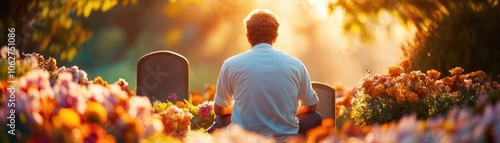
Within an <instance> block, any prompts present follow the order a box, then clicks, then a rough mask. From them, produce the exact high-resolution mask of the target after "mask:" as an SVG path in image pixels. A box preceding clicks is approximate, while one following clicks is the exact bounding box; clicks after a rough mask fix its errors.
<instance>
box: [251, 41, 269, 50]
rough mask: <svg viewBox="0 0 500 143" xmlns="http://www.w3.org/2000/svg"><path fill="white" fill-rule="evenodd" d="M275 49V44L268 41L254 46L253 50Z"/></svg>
mask: <svg viewBox="0 0 500 143" xmlns="http://www.w3.org/2000/svg"><path fill="white" fill-rule="evenodd" d="M261 49H262V50H273V46H271V44H268V43H260V44H257V45H255V46H253V47H252V50H261Z"/></svg>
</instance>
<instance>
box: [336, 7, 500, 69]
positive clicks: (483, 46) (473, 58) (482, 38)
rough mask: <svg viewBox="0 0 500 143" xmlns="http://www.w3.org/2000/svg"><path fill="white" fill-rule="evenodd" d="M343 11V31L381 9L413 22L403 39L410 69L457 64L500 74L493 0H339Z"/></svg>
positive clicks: (498, 10)
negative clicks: (411, 63)
mask: <svg viewBox="0 0 500 143" xmlns="http://www.w3.org/2000/svg"><path fill="white" fill-rule="evenodd" d="M330 7H331V8H334V7H341V8H343V9H344V10H345V12H346V15H348V20H347V22H346V24H345V29H346V30H347V31H352V27H359V28H360V29H362V30H361V31H362V32H361V33H360V34H362V35H369V36H374V35H371V34H370V33H369V28H367V27H368V26H367V25H369V24H370V22H373V20H374V19H376V18H377V16H378V14H379V13H380V12H382V11H387V12H389V13H391V14H392V15H393V16H395V17H399V18H400V19H401V22H402V23H403V24H404V25H407V26H415V27H417V29H418V30H417V32H416V35H415V38H414V39H412V41H409V42H408V44H407V45H403V46H402V49H403V52H404V56H405V57H406V58H408V59H411V60H412V61H414V63H415V64H414V65H416V66H415V67H414V69H419V70H427V69H436V70H439V71H441V72H442V73H448V71H447V69H451V68H453V67H456V66H461V67H463V68H464V69H465V70H467V71H474V70H484V71H486V72H488V73H490V75H497V74H500V68H499V67H497V66H495V64H497V63H498V61H500V49H499V48H498V47H500V42H499V40H498V37H499V36H500V6H499V1H498V0H398V1H395V0H374V1H367V0H339V1H337V2H332V3H331V4H330Z"/></svg>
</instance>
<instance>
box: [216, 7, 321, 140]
mask: <svg viewBox="0 0 500 143" xmlns="http://www.w3.org/2000/svg"><path fill="white" fill-rule="evenodd" d="M245 26H246V30H247V34H246V35H247V38H248V42H249V43H250V44H251V46H252V49H251V50H248V51H246V52H244V53H241V54H239V55H236V56H233V57H231V58H229V59H227V60H226V61H224V64H223V65H222V68H221V71H220V74H219V78H218V81H217V85H216V94H215V104H214V111H215V114H216V118H215V122H216V123H215V124H214V125H212V127H210V128H209V132H212V131H213V130H215V129H217V128H223V127H225V126H228V125H229V126H231V125H232V124H238V125H240V126H242V127H243V128H244V129H245V130H248V131H252V132H256V133H259V134H262V135H264V136H272V137H274V139H275V140H276V141H277V142H285V141H286V140H288V139H289V138H290V137H291V136H293V135H297V134H301V135H305V133H306V131H307V130H309V129H311V128H314V127H316V126H318V125H319V124H320V123H321V120H322V117H321V116H320V115H319V114H318V113H317V112H316V104H317V103H318V97H317V96H316V93H315V92H314V90H313V88H312V86H311V81H310V77H309V74H308V72H307V69H306V68H305V66H304V64H303V63H302V62H301V61H300V60H299V59H297V58H295V57H293V56H290V55H288V54H286V53H284V52H282V51H280V50H277V49H274V48H273V47H272V44H273V43H274V42H275V41H276V38H277V37H278V27H279V22H278V20H277V18H276V17H275V16H274V14H273V13H272V12H271V11H269V10H261V9H257V10H254V11H252V12H251V13H250V14H249V15H248V17H247V18H246V19H245ZM233 102H234V103H233ZM299 102H301V103H299Z"/></svg>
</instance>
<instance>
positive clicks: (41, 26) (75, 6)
mask: <svg viewBox="0 0 500 143" xmlns="http://www.w3.org/2000/svg"><path fill="white" fill-rule="evenodd" d="M119 3H120V4H121V5H123V6H126V5H131V4H135V3H137V0H120V1H119V0H93V1H81V0H5V2H2V5H1V6H0V7H1V8H0V11H1V15H0V16H1V19H0V31H1V33H7V31H6V30H7V28H11V27H12V28H16V33H15V34H16V40H17V41H16V47H17V48H18V49H19V50H20V51H22V52H25V53H29V52H42V53H45V54H47V55H58V56H59V57H58V58H60V59H61V60H71V59H72V58H73V57H74V56H75V55H76V53H77V50H78V48H79V47H80V46H81V45H82V44H83V43H84V42H85V41H87V40H88V39H89V38H90V37H91V35H92V33H91V32H90V31H88V30H86V29H85V28H84V27H83V26H82V24H81V23H80V21H79V19H80V18H87V17H89V16H90V14H91V13H92V11H102V12H106V11H108V10H110V9H111V8H113V7H115V6H117V5H118V4H119ZM0 38H1V39H2V40H1V42H0V44H1V45H5V44H6V43H7V42H6V40H7V38H5V34H2V35H1V36H0Z"/></svg>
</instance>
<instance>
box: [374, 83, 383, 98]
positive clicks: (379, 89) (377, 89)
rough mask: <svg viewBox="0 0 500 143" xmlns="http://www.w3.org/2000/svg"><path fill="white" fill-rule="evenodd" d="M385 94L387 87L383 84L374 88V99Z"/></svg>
mask: <svg viewBox="0 0 500 143" xmlns="http://www.w3.org/2000/svg"><path fill="white" fill-rule="evenodd" d="M384 92H385V86H384V85H382V84H379V85H377V86H375V87H373V90H372V92H371V94H372V96H373V97H378V96H381V95H383V94H384Z"/></svg>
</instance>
